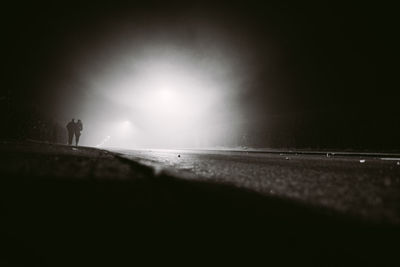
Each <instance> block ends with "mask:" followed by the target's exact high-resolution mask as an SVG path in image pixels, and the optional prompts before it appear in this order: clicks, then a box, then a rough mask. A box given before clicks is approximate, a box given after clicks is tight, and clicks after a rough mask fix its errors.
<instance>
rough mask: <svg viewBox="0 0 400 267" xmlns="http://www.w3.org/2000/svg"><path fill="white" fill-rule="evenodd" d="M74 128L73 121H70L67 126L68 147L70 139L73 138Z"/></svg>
mask: <svg viewBox="0 0 400 267" xmlns="http://www.w3.org/2000/svg"><path fill="white" fill-rule="evenodd" d="M75 128H76V123H75V119H72V120H71V121H70V122H69V123H68V124H67V131H68V145H72V139H73V138H74V132H75Z"/></svg>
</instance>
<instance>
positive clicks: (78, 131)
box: [75, 120, 83, 146]
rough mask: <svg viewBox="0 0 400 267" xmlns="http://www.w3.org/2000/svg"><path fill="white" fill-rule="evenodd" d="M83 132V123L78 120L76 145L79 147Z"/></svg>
mask: <svg viewBox="0 0 400 267" xmlns="http://www.w3.org/2000/svg"><path fill="white" fill-rule="evenodd" d="M82 130H83V125H82V121H81V120H78V122H77V123H76V124H75V144H76V146H78V143H79V137H80V136H81V131H82Z"/></svg>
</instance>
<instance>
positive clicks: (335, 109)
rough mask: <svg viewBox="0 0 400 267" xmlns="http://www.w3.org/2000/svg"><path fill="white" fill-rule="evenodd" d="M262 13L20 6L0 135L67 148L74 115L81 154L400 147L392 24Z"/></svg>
mask: <svg viewBox="0 0 400 267" xmlns="http://www.w3.org/2000/svg"><path fill="white" fill-rule="evenodd" d="M264 2H265V1H264ZM264 2H259V3H258V2H257V3H255V2H254V3H246V4H243V3H241V2H238V3H236V2H235V3H234V2H231V1H222V2H221V3H216V2H207V1H201V2H196V1H195V2H191V1H189V2H185V3H183V2H179V1H178V2H176V3H170V2H165V1H164V2H159V3H157V5H155V4H154V3H152V2H151V1H145V2H140V1H139V2H137V1H134V2H132V3H129V4H126V5H125V4H120V5H117V4H114V2H110V3H105V4H104V5H103V4H100V3H96V5H91V4H86V5H83V4H82V5H80V6H79V7H77V6H73V5H70V6H65V7H62V8H59V7H58V6H57V5H56V6H50V5H45V4H43V5H39V4H37V3H34V4H32V5H26V6H23V7H22V6H20V5H18V4H16V7H15V12H14V13H10V14H13V18H12V21H10V22H12V23H11V24H12V27H10V29H9V31H8V32H7V37H6V38H5V39H6V40H7V42H6V44H7V46H6V47H7V48H6V50H5V51H10V53H8V52H7V53H5V54H6V60H7V61H6V62H5V66H7V71H8V74H7V75H5V76H6V79H7V80H6V82H5V84H7V86H5V87H6V89H7V91H6V93H5V94H4V93H2V94H1V95H0V101H2V105H1V106H2V107H3V109H5V110H6V111H4V112H3V114H9V115H7V116H6V117H7V120H8V121H9V122H10V123H13V125H14V126H12V127H9V129H11V130H12V131H11V132H10V131H3V135H5V136H7V137H10V138H14V137H16V136H17V137H18V138H30V139H35V140H47V141H51V142H58V143H65V134H66V133H65V125H66V123H67V122H68V121H70V120H71V118H75V119H81V120H82V121H83V128H84V129H83V132H82V136H81V143H80V144H82V145H88V146H98V145H99V146H101V147H105V146H116V147H126V148H207V147H213V148H215V147H237V146H239V147H244V146H246V147H255V148H271V147H275V148H283V147H286V148H289V147H290V148H294V147H296V148H335V149H336V148H337V149H346V148H354V149H363V148H366V147H367V148H371V149H375V150H377V149H380V150H381V149H387V148H392V147H394V146H395V147H399V146H400V144H399V139H398V133H399V131H400V130H399V124H396V123H395V122H396V121H397V118H398V115H399V109H398V108H397V106H398V105H397V99H398V98H396V97H395V96H396V88H398V86H394V85H396V84H397V83H398V79H396V75H395V74H394V69H395V67H394V62H395V61H393V60H392V58H393V57H392V53H393V51H396V49H395V47H394V46H393V44H394V42H392V41H391V40H390V38H391V37H392V36H393V34H392V33H393V31H394V30H395V29H392V28H390V25H395V24H394V23H389V22H386V21H385V20H378V19H375V18H376V16H375V15H379V14H381V15H382V16H381V18H390V17H391V16H386V15H384V14H385V13H384V12H383V13H379V12H381V11H384V10H381V11H379V10H376V8H377V7H376V6H360V5H356V4H353V5H351V4H349V3H346V6H342V5H341V4H340V3H335V4H334V3H320V4H318V5H317V4H315V3H303V2H302V3H298V2H293V3H292V2H287V3H285V1H282V2H281V1H279V2H274V1H271V2H269V1H268V2H265V3H264ZM382 8H383V9H386V7H383V6H382ZM22 11H23V12H22ZM14 17H15V18H14ZM392 27H393V26H392ZM3 102H4V105H3ZM44 122H45V123H44ZM38 125H39V126H38ZM54 125H57V127H55V126H54ZM55 128H57V131H55V130H50V129H55ZM43 132H47V134H43ZM50 132H53V133H52V134H51V133H50ZM54 132H56V133H55V134H54ZM44 135H46V136H44ZM54 136H57V138H55V137H54Z"/></svg>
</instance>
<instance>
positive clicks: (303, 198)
mask: <svg viewBox="0 0 400 267" xmlns="http://www.w3.org/2000/svg"><path fill="white" fill-rule="evenodd" d="M114 151H116V152H118V153H121V155H122V156H123V157H126V158H129V159H132V160H135V161H138V162H140V163H143V164H146V165H150V166H152V167H154V169H155V171H156V172H165V173H170V174H173V175H178V176H180V177H181V178H184V179H194V180H201V181H208V182H215V183H222V184H230V185H234V186H236V187H239V188H245V189H249V190H251V191H256V192H258V193H261V194H263V195H268V196H275V197H278V198H287V199H291V200H295V201H299V202H302V203H306V204H307V205H313V206H319V207H326V208H328V209H331V210H334V211H338V212H340V213H344V214H347V215H351V216H356V217H360V218H365V219H367V220H372V221H377V222H386V223H387V222H388V223H394V224H398V223H399V222H400V163H398V162H399V161H400V159H399V158H398V157H397V158H396V157H393V156H392V157H387V156H385V157H382V156H381V157H380V156H379V155H370V154H364V155H358V156H356V155H352V156H347V155H339V156H337V155H335V156H332V155H328V156H327V155H326V154H320V155H309V154H301V155H300V154H295V153H273V154H272V153H261V152H259V153H257V152H239V151H207V150H114Z"/></svg>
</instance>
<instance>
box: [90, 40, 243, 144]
mask: <svg viewBox="0 0 400 267" xmlns="http://www.w3.org/2000/svg"><path fill="white" fill-rule="evenodd" d="M164 50H165V49H164V47H163V49H160V50H159V51H164ZM148 51H149V52H148V53H142V54H139V55H136V57H132V60H131V61H129V60H127V58H129V57H124V62H125V63H124V64H121V65H118V64H117V65H115V66H114V69H112V72H110V73H112V75H105V76H104V77H97V78H96V79H92V81H91V84H92V86H93V88H94V89H95V91H96V92H99V93H101V94H102V95H101V97H102V99H107V100H108V101H110V103H112V106H113V107H114V109H115V107H117V108H116V110H111V111H110V113H112V115H113V116H114V117H113V118H110V119H109V121H110V120H114V121H115V117H121V116H123V117H125V118H127V119H124V120H121V121H120V122H118V123H107V126H105V128H106V131H107V133H108V134H109V135H110V136H112V139H110V140H109V141H108V142H107V145H109V146H121V147H153V148H179V147H199V146H204V145H209V144H210V143H212V142H213V140H215V141H214V143H217V144H219V145H224V143H223V142H219V141H218V140H222V141H225V140H227V139H229V138H232V136H233V135H232V134H231V133H232V132H235V129H234V127H235V126H234V125H233V124H232V122H233V121H235V120H236V117H235V116H236V114H237V110H238V109H236V108H235V106H234V105H235V99H236V97H237V92H238V91H239V90H238V86H240V84H239V83H238V78H237V77H235V76H234V75H235V74H234V72H233V71H232V70H233V67H232V66H233V64H228V63H229V62H226V58H223V57H221V56H220V55H219V56H215V57H208V58H205V57H202V58H198V57H197V56H196V54H190V53H187V52H186V53H185V52H183V53H182V52H181V51H180V50H174V49H171V50H169V51H168V53H166V52H162V53H161V52H157V51H158V50H157V49H155V50H154V51H152V50H150V49H149V50H148ZM95 115H97V114H95ZM107 116H110V115H108V114H107ZM229 123H230V124H229ZM228 125H229V126H228Z"/></svg>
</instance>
